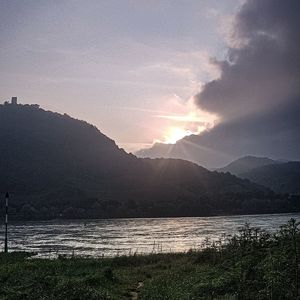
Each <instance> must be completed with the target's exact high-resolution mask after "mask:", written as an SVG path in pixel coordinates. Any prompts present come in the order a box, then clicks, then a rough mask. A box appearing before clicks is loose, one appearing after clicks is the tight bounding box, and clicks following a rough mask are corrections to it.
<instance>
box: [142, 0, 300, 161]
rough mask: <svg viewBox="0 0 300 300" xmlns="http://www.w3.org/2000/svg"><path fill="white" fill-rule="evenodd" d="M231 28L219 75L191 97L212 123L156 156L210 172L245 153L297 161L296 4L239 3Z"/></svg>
mask: <svg viewBox="0 0 300 300" xmlns="http://www.w3.org/2000/svg"><path fill="white" fill-rule="evenodd" d="M230 23H231V25H230V26H229V31H227V35H225V40H226V48H227V49H226V55H225V56H224V57H223V58H222V57H221V58H220V57H216V59H215V60H213V63H214V65H215V67H216V68H217V69H218V71H219V75H218V76H217V77H215V78H213V79H211V80H207V81H206V82H205V83H204V84H203V85H202V87H201V90H200V92H199V93H197V94H196V95H195V96H194V97H193V99H194V104H196V105H197V106H198V107H199V108H200V109H201V110H205V111H207V112H210V113H214V114H216V115H217V116H218V120H217V123H215V124H214V126H213V127H211V128H209V129H208V130H205V131H203V132H202V133H201V134H199V135H192V136H189V137H186V138H184V139H182V140H180V141H178V142H177V143H176V145H175V146H174V147H173V146H170V147H169V148H166V147H164V148H163V147H162V146H160V151H161V149H162V151H165V152H166V151H167V153H168V154H170V153H171V152H173V155H172V156H177V157H181V158H186V159H191V158H193V159H192V160H193V161H196V162H197V163H199V164H201V165H204V166H209V167H218V166H220V165H222V164H225V163H226V162H227V163H228V160H234V159H236V158H238V157H241V156H244V155H256V156H268V157H271V158H274V159H284V160H300V134H299V132H300V118H299V116H300V30H299V28H300V1H299V0H284V1H282V0H246V1H244V2H243V3H241V5H240V7H239V8H238V9H237V11H236V12H234V14H233V17H232V18H231V22H230ZM230 23H229V24H230ZM227 24H228V23H227ZM154 148H155V147H154ZM154 148H152V149H150V150H151V151H152V154H151V156H155V155H157V153H155V152H157V150H158V149H154ZM150 150H149V151H150ZM143 155H145V156H147V155H149V153H148V154H147V153H143Z"/></svg>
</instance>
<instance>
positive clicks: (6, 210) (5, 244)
mask: <svg viewBox="0 0 300 300" xmlns="http://www.w3.org/2000/svg"><path fill="white" fill-rule="evenodd" d="M8 198H9V194H8V193H6V194H5V242H4V252H5V253H7V252H8V245H7V225H8Z"/></svg>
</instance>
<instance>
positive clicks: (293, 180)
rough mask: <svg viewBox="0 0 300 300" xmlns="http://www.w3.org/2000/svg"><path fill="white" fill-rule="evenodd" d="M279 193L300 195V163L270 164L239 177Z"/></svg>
mask: <svg viewBox="0 0 300 300" xmlns="http://www.w3.org/2000/svg"><path fill="white" fill-rule="evenodd" d="M239 176H240V177H242V178H247V179H249V180H251V181H253V182H256V183H258V184H262V185H264V186H266V187H269V188H271V189H272V190H274V191H275V192H278V193H289V194H298V195H299V194H300V162H299V161H293V162H287V163H281V164H269V165H266V166H262V167H259V168H255V169H252V170H250V171H249V172H245V173H242V174H240V175H239Z"/></svg>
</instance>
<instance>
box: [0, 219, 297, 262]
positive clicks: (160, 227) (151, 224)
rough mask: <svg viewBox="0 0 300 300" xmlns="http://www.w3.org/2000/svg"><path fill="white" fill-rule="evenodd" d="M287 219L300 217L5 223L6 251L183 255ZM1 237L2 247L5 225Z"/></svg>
mask: <svg viewBox="0 0 300 300" xmlns="http://www.w3.org/2000/svg"><path fill="white" fill-rule="evenodd" d="M290 218H295V219H297V220H300V214H274V215H247V216H245V215H243V216H222V217H220V216H219V217H193V218H157V219H154V218H153V219H146V218H145V219H144V218H141V219H104V220H53V221H43V222H22V223H20V222H15V223H11V224H9V228H8V230H9V235H8V236H9V244H8V245H9V250H10V251H33V252H37V253H38V255H39V256H42V257H53V256H57V255H58V254H67V255H71V254H75V255H82V256H93V257H96V256H116V255H123V254H134V253H138V254H142V253H153V252H181V251H188V250H189V249H199V248H201V247H202V246H203V243H204V241H205V240H210V241H215V240H218V239H220V237H222V236H225V235H232V234H234V233H236V232H237V231H238V229H239V228H240V227H241V226H243V225H244V224H245V223H246V222H247V223H250V225H251V226H255V227H261V228H263V229H266V230H269V231H275V230H277V229H279V227H280V225H282V224H285V223H286V222H287V221H288V220H289V219H290ZM0 236H1V239H0V247H1V248H3V245H4V226H3V225H1V226H0Z"/></svg>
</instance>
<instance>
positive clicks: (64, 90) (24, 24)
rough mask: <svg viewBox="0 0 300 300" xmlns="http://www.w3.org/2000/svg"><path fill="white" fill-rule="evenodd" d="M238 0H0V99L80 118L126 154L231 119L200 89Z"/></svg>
mask: <svg viewBox="0 0 300 300" xmlns="http://www.w3.org/2000/svg"><path fill="white" fill-rule="evenodd" d="M242 3H243V1H240V0H222V1H219V0H161V1H158V0H139V1H137V0H118V1H117V0H110V1H99V0H87V1H83V0H81V1H78V0H68V1H66V0H53V1H45V0H40V1H37V0H35V1H31V0H27V1H19V0H6V1H5V0H0V101H3V102H4V101H5V100H8V99H10V98H11V97H12V96H17V97H18V99H19V102H21V103H24V104H25V103H38V104H40V105H41V106H42V107H43V108H45V109H47V110H52V111H57V112H60V113H67V114H69V115H71V116H73V117H75V118H79V119H83V120H86V121H88V122H90V123H92V124H94V125H96V126H97V127H98V128H99V129H100V131H101V132H103V133H104V134H106V135H107V136H109V137H110V138H112V139H114V140H115V141H116V143H117V144H118V145H119V146H120V147H123V148H125V150H127V151H136V150H138V149H140V148H143V147H147V146H151V144H152V143H154V142H158V141H160V142H167V143H175V142H176V141H177V140H178V139H180V138H182V137H184V136H185V135H190V134H199V133H201V132H203V131H206V130H208V129H210V128H213V127H214V126H215V125H216V124H218V123H219V122H220V120H222V119H229V118H230V116H229V114H228V115H226V112H224V111H223V109H219V107H218V103H217V102H216V103H215V104H210V103H211V102H213V101H211V100H210V97H211V96H210V93H211V92H207V91H208V90H209V89H210V88H209V83H210V82H213V80H215V79H217V78H220V76H221V73H222V72H223V70H222V67H221V66H220V64H219V63H218V61H223V60H224V59H225V58H226V57H227V56H228V47H230V45H231V44H230V43H232V39H231V35H230V34H231V31H232V24H233V19H234V16H235V15H236V14H237V12H238V11H239V9H240V7H241V5H242ZM245 26H246V25H245ZM203 89H204V91H203ZM202 91H203V94H202V95H206V96H205V97H202V98H203V99H202V100H198V95H199V93H202ZM208 94H209V95H208ZM195 95H197V96H196V98H195V97H194V96H195ZM199 99H200V98H199ZM258 101H259V100H258ZM214 105H215V106H214ZM230 105H231V104H230ZM232 107H233V108H234V107H235V106H234V103H232ZM229 108H230V107H229ZM230 110H232V108H230ZM239 113H240V112H239Z"/></svg>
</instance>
